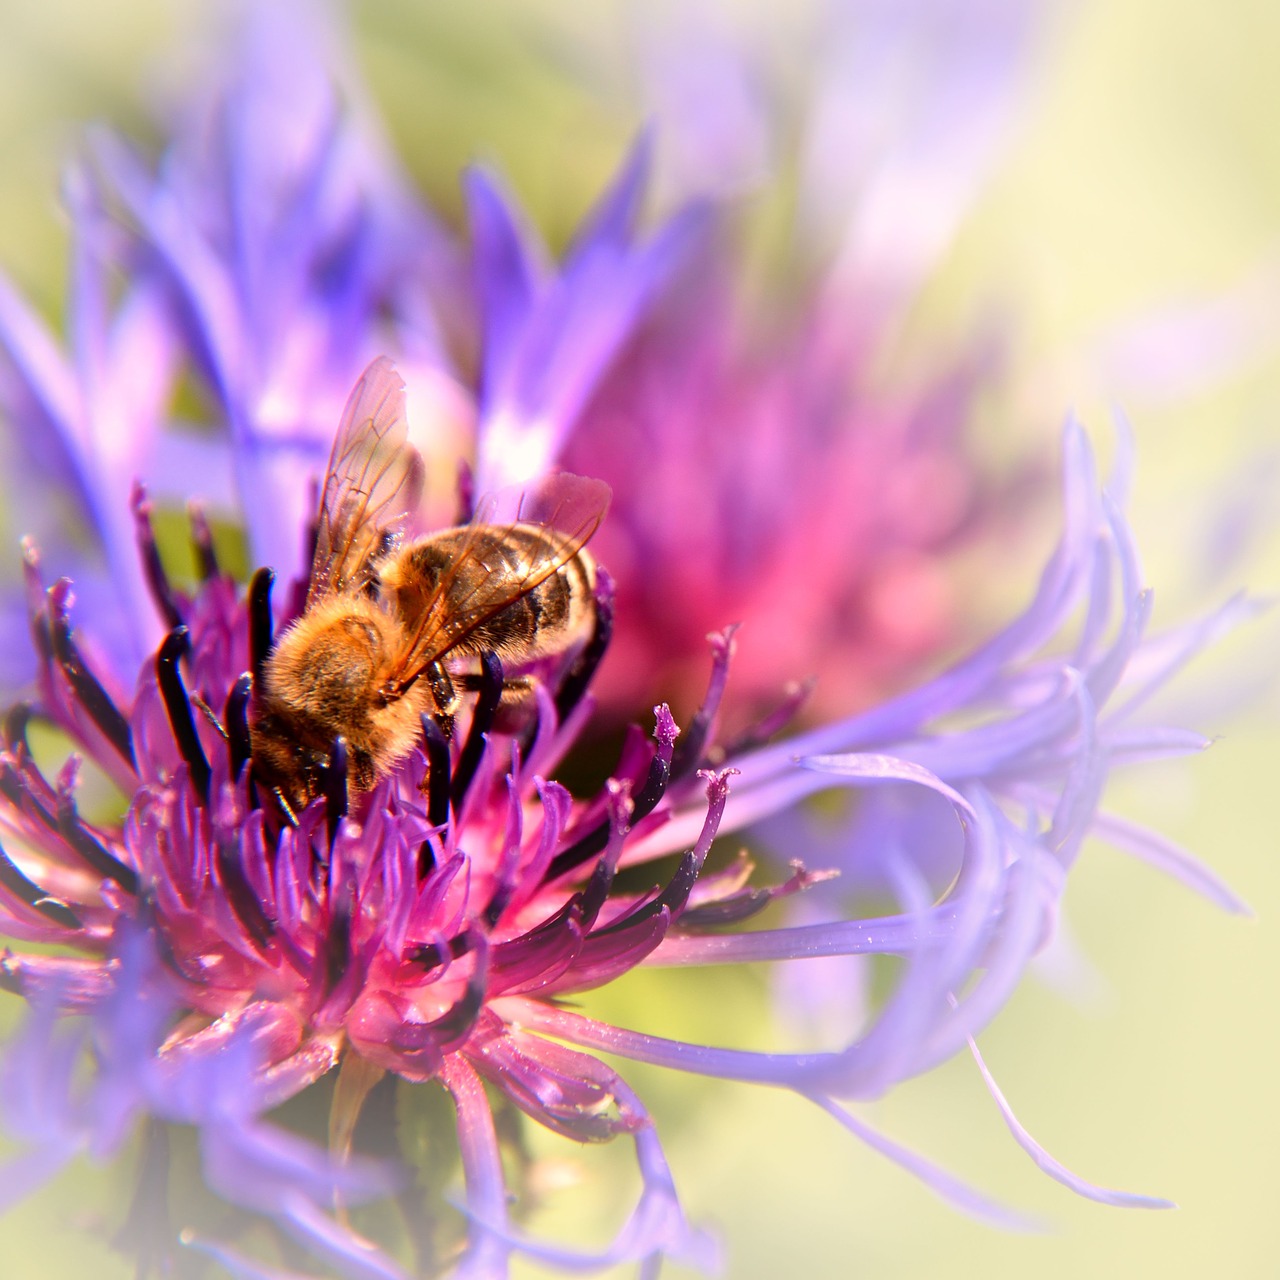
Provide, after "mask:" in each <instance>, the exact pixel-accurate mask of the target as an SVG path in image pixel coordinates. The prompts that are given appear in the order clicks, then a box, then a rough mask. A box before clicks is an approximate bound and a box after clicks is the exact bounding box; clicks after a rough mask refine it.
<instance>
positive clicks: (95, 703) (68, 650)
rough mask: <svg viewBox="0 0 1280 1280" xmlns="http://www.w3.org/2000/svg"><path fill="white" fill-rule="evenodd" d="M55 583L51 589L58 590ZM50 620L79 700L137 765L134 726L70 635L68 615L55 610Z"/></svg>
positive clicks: (58, 656) (129, 761)
mask: <svg viewBox="0 0 1280 1280" xmlns="http://www.w3.org/2000/svg"><path fill="white" fill-rule="evenodd" d="M56 590H57V588H56V587H54V588H52V589H51V591H56ZM52 612H53V616H52V617H51V618H50V620H49V638H50V643H51V647H52V650H53V656H54V658H55V660H56V661H57V663H58V667H59V669H60V670H61V672H62V674H63V675H64V676H65V677H66V680H67V683H68V684H69V685H70V686H71V688H72V689H73V691H74V692H75V695H76V700H77V701H78V702H79V703H80V705H81V706H82V707H83V708H84V709H85V711H86V712H88V715H89V718H90V719H91V720H92V721H93V723H94V724H96V725H97V726H98V728H99V729H100V730H101V732H102V735H103V737H104V738H106V740H107V741H108V742H109V743H111V745H112V746H113V747H114V748H115V749H116V751H118V752H119V753H120V755H121V756H122V757H123V758H124V760H125V762H126V763H127V764H128V766H129V767H130V768H131V769H135V770H136V768H137V761H136V759H135V757H134V754H133V730H132V729H130V727H129V722H128V720H126V719H125V718H124V715H123V714H122V713H121V711H120V708H119V707H117V706H116V704H115V703H114V702H113V701H112V700H111V696H110V695H109V694H108V693H107V691H106V690H105V689H104V688H103V687H102V685H101V684H100V683H99V681H98V677H97V676H95V675H94V674H93V672H92V671H90V670H89V668H88V667H87V666H85V663H84V659H83V658H82V657H81V656H80V651H79V649H77V648H76V644H75V641H74V640H72V638H71V624H70V622H68V621H67V618H66V615H65V614H63V613H62V612H61V611H59V610H56V609H55V610H53V611H52Z"/></svg>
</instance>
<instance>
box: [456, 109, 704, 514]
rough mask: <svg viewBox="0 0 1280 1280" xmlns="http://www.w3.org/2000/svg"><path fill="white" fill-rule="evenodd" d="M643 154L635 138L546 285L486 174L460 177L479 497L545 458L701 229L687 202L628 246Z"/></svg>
mask: <svg viewBox="0 0 1280 1280" xmlns="http://www.w3.org/2000/svg"><path fill="white" fill-rule="evenodd" d="M650 151H651V142H650V140H649V138H648V136H647V135H646V136H642V137H641V138H640V140H639V141H638V142H637V143H636V144H635V146H634V147H633V149H632V153H631V156H630V158H629V159H628V160H627V162H626V164H625V165H624V166H623V168H622V170H621V172H620V173H619V174H618V176H617V177H616V178H615V179H614V181H613V184H612V186H611V187H610V188H609V190H608V191H607V192H606V193H605V194H604V195H603V196H602V197H601V200H600V202H599V204H598V206H597V207H596V209H595V210H594V211H593V213H592V214H591V215H590V217H589V218H588V219H587V221H586V223H585V224H584V226H583V227H582V229H581V230H580V231H579V233H578V237H577V239H576V240H575V242H574V244H573V246H572V247H571V248H570V250H569V252H568V254H567V256H566V257H565V260H564V262H563V263H562V264H561V265H560V267H559V268H558V269H557V270H556V271H555V273H554V274H552V275H551V276H550V277H549V278H548V277H547V274H546V272H545V269H544V268H543V266H542V263H541V258H542V256H543V253H542V250H541V248H540V246H536V245H534V244H532V243H531V235H532V233H531V232H530V231H529V230H528V229H526V228H523V227H522V226H521V225H520V222H519V219H518V216H517V215H516V214H515V212H514V211H513V210H512V209H511V208H510V205H509V202H508V201H507V199H506V198H505V197H504V196H503V195H502V193H501V192H500V190H499V188H498V186H497V184H496V182H495V180H494V179H493V177H492V176H490V175H489V174H487V173H485V172H484V171H483V170H480V169H476V170H473V171H472V172H471V174H470V175H469V177H468V183H467V194H468V202H469V208H470V214H471V222H472V227H473V241H474V245H473V248H474V253H475V259H476V279H477V284H478V289H477V292H478V295H479V298H480V302H481V306H482V308H483V320H484V330H485V331H484V343H485V345H484V350H485V362H484V367H483V370H482V377H481V386H480V392H481V394H480V406H479V409H480V420H479V425H478V434H477V441H476V458H477V462H476V480H477V484H478V485H479V488H480V490H481V491H482V492H484V491H488V490H491V489H499V488H503V487H505V486H507V485H511V484H525V483H527V482H528V481H530V480H531V479H534V478H535V477H537V476H539V475H541V474H543V473H545V472H546V471H547V470H548V469H549V468H550V467H551V466H552V464H553V463H555V462H556V461H557V459H558V457H559V454H560V452H561V445H562V442H563V440H564V438H565V436H566V435H567V434H568V432H569V431H570V430H571V429H572V428H573V426H574V424H575V422H576V419H577V417H578V414H579V412H580V411H581V409H582V407H583V404H584V402H585V400H586V398H587V396H588V395H589V394H590V393H591V391H592V390H593V388H594V387H595V385H596V383H597V382H598V381H599V379H600V378H601V376H602V374H603V373H604V371H605V369H606V368H607V367H608V365H609V363H610V362H611V360H612V359H613V357H614V355H615V354H616V352H617V351H618V349H619V348H620V347H621V345H622V344H623V342H624V341H625V340H626V338H627V337H628V336H629V335H630V333H631V331H632V330H633V329H634V328H635V327H636V326H637V324H638V323H639V320H640V318H641V315H642V312H643V308H644V307H645V304H646V303H647V302H648V301H649V300H650V299H651V297H652V296H653V294H654V293H655V292H656V291H657V290H658V289H659V288H660V287H661V286H662V285H663V284H664V283H666V281H667V280H668V278H669V277H670V276H671V274H672V273H673V271H674V269H675V267H676V266H677V264H678V263H679V261H680V258H681V256H682V255H683V253H684V252H685V250H686V249H687V248H688V246H689V245H690V243H691V241H692V240H693V239H694V238H695V237H696V236H697V234H698V232H699V228H700V227H701V226H702V224H703V222H704V211H703V210H701V209H700V208H698V207H696V206H694V207H690V208H689V209H687V210H684V211H682V212H680V213H678V214H676V215H674V216H673V217H672V218H671V219H670V220H669V221H668V222H667V223H666V224H665V225H663V226H662V227H660V228H659V229H658V230H657V231H655V232H654V233H653V234H652V236H650V237H649V238H648V239H647V240H644V241H640V240H638V239H637V236H636V231H635V221H636V216H637V211H638V205H639V201H640V197H641V194H642V192H643V190H644V184H645V180H646V175H647V173H648V169H649V156H650Z"/></svg>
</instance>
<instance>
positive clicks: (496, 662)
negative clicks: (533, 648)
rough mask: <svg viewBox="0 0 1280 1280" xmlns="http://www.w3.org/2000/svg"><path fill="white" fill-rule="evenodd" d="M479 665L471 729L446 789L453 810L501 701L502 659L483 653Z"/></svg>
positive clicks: (476, 765)
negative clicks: (476, 694) (480, 665)
mask: <svg viewBox="0 0 1280 1280" xmlns="http://www.w3.org/2000/svg"><path fill="white" fill-rule="evenodd" d="M480 662H481V664H482V670H481V672H480V694H479V696H478V697H477V699H476V705H475V710H474V711H473V712H472V715H471V727H470V728H469V729H468V730H467V740H466V742H465V743H463V746H462V751H461V753H460V754H459V756H458V765H457V768H456V769H455V770H454V774H453V782H452V784H451V785H450V788H449V797H450V799H451V800H452V801H453V807H454V808H455V809H457V808H459V807H460V806H461V804H462V797H463V796H465V795H466V794H467V788H468V787H469V786H470V785H471V780H472V778H474V777H475V774H476V769H477V768H479V766H480V757H481V756H483V755H484V736H485V734H486V733H488V732H489V730H490V729H492V728H493V722H494V720H495V718H496V717H497V714H498V703H499V702H500V701H501V699H502V660H501V659H500V658H499V657H498V655H497V654H496V653H485V654H482V655H481V657H480Z"/></svg>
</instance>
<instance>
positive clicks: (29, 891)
mask: <svg viewBox="0 0 1280 1280" xmlns="http://www.w3.org/2000/svg"><path fill="white" fill-rule="evenodd" d="M0 885H3V886H4V887H5V888H6V889H8V890H9V892H10V893H11V894H13V896H14V897H15V898H19V899H20V900H21V901H23V902H25V903H26V904H27V906H29V907H32V908H33V909H34V910H36V911H38V912H39V913H40V914H41V915H42V916H44V917H45V918H46V919H48V920H52V921H53V923H54V924H60V925H62V926H63V927H64V928H67V929H79V928H80V917H79V916H78V915H76V913H75V912H74V911H72V910H71V908H70V907H69V906H67V904H66V903H65V902H59V901H58V900H57V899H56V898H51V897H49V895H48V894H47V893H45V891H44V890H43V889H42V888H40V886H39V885H38V884H35V883H33V882H32V881H30V880H28V879H27V877H26V876H24V875H23V874H22V872H21V871H19V870H18V868H17V866H16V865H15V864H14V862H13V859H12V858H10V857H9V855H8V854H7V853H6V852H5V851H4V849H3V848H0Z"/></svg>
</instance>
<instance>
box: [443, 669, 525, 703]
mask: <svg viewBox="0 0 1280 1280" xmlns="http://www.w3.org/2000/svg"><path fill="white" fill-rule="evenodd" d="M453 683H454V686H455V687H456V688H458V689H461V690H462V692H463V693H479V692H480V691H481V689H483V688H484V685H485V678H484V676H483V675H482V674H481V673H479V672H475V671H468V672H464V673H463V674H461V675H456V676H454V677H453ZM533 685H534V682H533V678H532V677H531V676H510V677H508V678H507V679H505V680H503V682H502V693H501V695H500V696H499V698H498V706H499V707H502V708H507V707H520V706H523V705H525V704H526V703H527V702H529V701H530V700H531V699H532V698H533Z"/></svg>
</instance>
